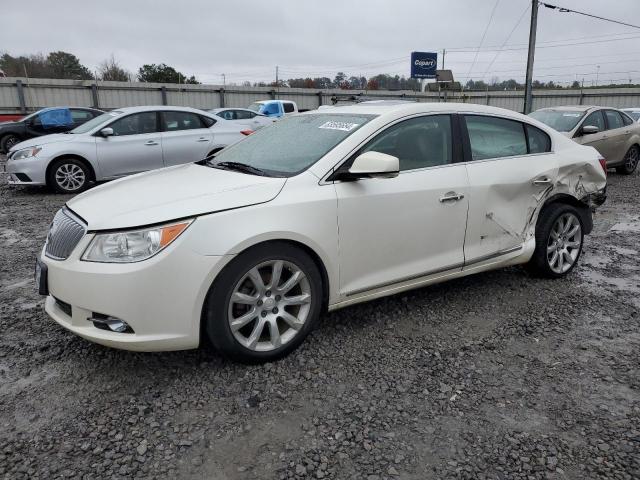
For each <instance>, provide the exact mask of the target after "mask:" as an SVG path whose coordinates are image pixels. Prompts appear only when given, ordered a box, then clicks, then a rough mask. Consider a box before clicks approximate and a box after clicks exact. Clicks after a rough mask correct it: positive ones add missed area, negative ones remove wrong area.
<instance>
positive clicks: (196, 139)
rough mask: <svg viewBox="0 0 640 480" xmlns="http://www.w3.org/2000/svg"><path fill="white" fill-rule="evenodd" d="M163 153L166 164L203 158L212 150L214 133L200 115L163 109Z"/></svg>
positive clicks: (176, 163) (178, 163)
mask: <svg viewBox="0 0 640 480" xmlns="http://www.w3.org/2000/svg"><path fill="white" fill-rule="evenodd" d="M161 118H162V130H163V131H162V155H163V158H164V164H165V165H166V166H171V165H180V164H183V163H191V162H197V161H198V160H202V159H203V158H204V157H205V156H206V155H207V153H209V152H210V151H211V147H212V144H213V135H212V133H211V130H209V129H208V128H207V127H206V125H205V123H204V120H203V119H202V118H201V117H200V115H198V114H196V113H193V112H181V111H169V110H167V111H163V112H162V114H161Z"/></svg>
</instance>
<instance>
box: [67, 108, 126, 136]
mask: <svg viewBox="0 0 640 480" xmlns="http://www.w3.org/2000/svg"><path fill="white" fill-rule="evenodd" d="M121 113H122V112H109V113H103V114H102V115H98V116H97V117H96V118H94V119H92V120H89V121H88V122H87V123H83V124H82V125H80V126H79V127H76V128H74V129H73V130H71V131H70V132H69V133H87V132H89V131H90V130H93V129H94V128H96V127H97V126H99V125H102V124H103V123H106V122H108V121H109V120H113V119H114V118H115V117H117V116H118V115H120V114H121Z"/></svg>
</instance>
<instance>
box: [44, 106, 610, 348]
mask: <svg viewBox="0 0 640 480" xmlns="http://www.w3.org/2000/svg"><path fill="white" fill-rule="evenodd" d="M457 113H465V114H470V115H484V116H489V117H499V118H506V119H513V120H517V121H518V122H522V123H524V124H529V125H532V126H535V127H537V128H538V129H540V130H542V131H544V132H545V133H546V134H547V135H548V136H549V137H550V139H551V151H549V152H547V153H540V154H526V155H512V156H506V157H500V158H487V159H483V160H475V161H468V162H459V163H450V164H445V165H439V166H434V167H427V168H419V169H415V170H406V171H401V172H400V174H399V175H397V176H396V177H395V178H368V179H367V178H364V179H360V180H357V181H330V180H329V177H330V175H331V174H332V173H333V172H334V171H335V169H336V168H337V167H338V166H340V164H341V163H342V162H343V161H345V160H346V159H348V158H350V157H351V156H352V155H353V154H354V152H356V151H358V149H359V148H360V147H362V146H363V145H365V144H366V143H367V142H369V141H370V140H372V139H374V138H377V135H378V134H380V133H383V132H385V131H386V130H387V129H389V128H390V126H393V125H395V124H399V123H401V122H403V121H405V120H407V119H411V118H422V117H423V116H425V115H432V114H457ZM328 114H345V115H346V114H370V115H375V118H373V119H372V120H371V121H369V122H368V123H366V124H364V125H363V126H362V127H361V128H359V129H357V130H355V131H354V132H353V133H351V134H350V135H349V136H347V137H346V139H344V140H343V141H342V142H341V143H338V144H337V145H336V146H335V147H334V148H333V149H331V150H330V151H329V152H328V153H326V154H325V155H324V156H322V157H321V158H320V159H319V160H318V161H317V162H316V163H314V164H313V165H311V166H310V167H309V168H307V169H306V170H304V171H303V172H301V173H299V174H297V175H293V176H290V177H288V178H280V177H262V176H255V175H249V174H244V173H239V172H230V171H224V170H218V169H212V168H208V167H206V166H202V165H188V166H178V167H174V168H172V169H165V170H161V171H157V172H151V173H148V174H141V175H137V176H134V177H129V178H126V179H122V180H119V181H117V182H113V183H111V184H107V185H104V186H101V187H99V188H96V189H93V190H91V191H89V192H86V193H84V194H82V195H80V196H77V197H75V198H73V199H72V200H70V201H69V202H68V203H67V207H68V208H69V209H70V210H71V211H72V212H75V214H77V215H78V216H80V217H81V218H82V219H83V221H84V222H86V225H85V228H86V234H85V235H84V236H83V237H82V239H81V240H80V241H79V243H78V245H77V246H76V247H75V248H74V249H73V251H72V253H71V255H70V256H69V257H68V258H67V259H65V260H55V259H52V258H49V257H48V256H47V255H46V254H45V250H44V249H43V252H42V256H41V261H42V262H43V263H44V264H46V265H47V267H48V272H49V277H48V282H49V291H50V296H49V297H48V298H47V301H46V311H47V313H48V314H49V315H50V316H51V317H52V318H53V319H54V320H55V321H57V322H58V323H59V324H61V325H62V326H64V327H65V328H67V329H69V330H71V331H72V332H74V333H76V334H78V335H80V336H82V337H84V338H87V339H89V340H92V341H94V342H97V343H101V344H104V345H108V346H112V347H117V348H124V349H130V350H141V351H153V350H176V349H186V348H195V347H197V346H198V345H199V344H200V341H201V331H202V330H201V325H200V322H201V318H202V313H203V305H204V301H205V298H206V295H207V292H208V290H209V288H210V286H211V285H212V283H213V282H214V281H215V279H216V277H217V276H218V275H219V274H220V272H221V271H222V270H223V269H224V268H225V266H226V265H228V264H229V262H230V261H232V260H233V259H234V258H235V257H236V256H237V255H238V254H240V253H241V252H245V251H247V250H248V249H251V248H252V247H253V246H255V245H257V244H260V243H262V242H265V241H269V240H287V241H292V242H297V243H299V244H302V245H304V246H305V247H306V248H308V249H309V250H311V251H312V252H314V253H315V255H317V257H318V259H319V261H320V262H321V263H322V265H323V267H324V269H325V271H326V282H327V289H328V299H327V307H328V309H329V310H333V309H337V308H341V307H344V306H347V305H351V304H355V303H359V302H362V301H366V300H370V299H373V298H377V297H381V296H386V295H391V294H394V293H397V292H401V291H404V290H408V289H412V288H416V287H421V286H425V285H429V284H432V283H436V282H440V281H444V280H447V279H452V278H456V277H460V276H464V275H468V274H471V273H475V272H480V271H484V270H489V269H494V268H499V267H504V266H508V265H515V264H522V263H526V262H527V261H528V260H529V259H530V258H531V256H532V254H533V251H534V248H535V236H534V232H535V224H536V220H537V215H538V213H539V212H540V209H541V208H542V206H543V204H544V202H545V201H546V200H547V199H549V198H550V197H551V196H553V195H566V196H567V197H573V198H574V199H576V200H577V199H580V198H583V197H585V198H586V197H588V195H589V194H595V193H597V192H600V191H602V190H603V189H604V188H605V185H606V175H605V172H604V171H603V170H602V168H601V165H600V163H599V155H598V153H597V152H596V151H595V150H594V149H593V148H591V147H585V146H581V145H578V144H576V143H575V142H572V141H571V140H569V139H567V138H565V137H564V136H562V135H561V134H559V133H557V132H555V131H554V130H552V129H551V128H549V127H547V126H545V125H543V124H541V123H539V122H537V121H535V120H533V119H530V118H528V117H525V116H523V115H520V114H518V113H515V112H511V111H507V110H502V109H497V108H492V107H485V106H481V105H471V104H449V103H447V104H431V103H429V104H427V103H411V104H394V105H384V104H376V105H366V104H360V105H354V106H346V107H336V108H333V109H325V110H322V111H319V112H309V113H304V114H302V115H303V116H305V115H328ZM292 118H299V117H292ZM305 118H306V117H305ZM287 121H290V120H285V121H283V122H287ZM280 125H282V123H278V124H277V126H280ZM273 128H274V129H275V128H277V127H275V126H274V127H273ZM346 128H349V127H348V126H347V127H346ZM271 130H272V129H271V128H270V129H269V130H268V131H269V132H270V131H271ZM263 133H264V134H267V130H265V131H264V132H263ZM257 135H258V133H257V134H256V136H257ZM251 138H252V137H249V140H247V142H246V143H243V144H239V145H238V147H233V148H239V147H240V146H245V145H250V139H251ZM233 148H232V149H231V150H233ZM465 158H466V157H465ZM534 182H537V183H534ZM454 194H455V195H457V197H456V198H455V199H454V201H452V202H449V201H448V200H449V197H451V195H454ZM184 218H189V219H194V221H193V223H192V224H191V225H190V226H189V227H188V228H187V229H186V230H185V231H184V233H183V234H182V235H180V236H179V237H178V239H177V240H175V241H174V242H173V243H172V244H170V245H169V246H168V247H167V248H166V249H164V250H162V251H160V253H158V254H156V255H155V256H153V257H151V258H150V259H148V260H144V261H140V262H136V263H124V264H110V263H94V262H89V261H83V260H81V256H82V254H83V252H84V251H85V249H86V248H87V246H88V245H89V244H90V243H91V241H92V239H93V238H94V236H95V235H96V234H99V233H100V232H104V231H112V230H118V229H125V230H126V229H131V228H134V227H141V226H145V225H151V224H158V223H164V222H170V221H173V220H177V219H184ZM45 248H46V247H45ZM56 298H57V299H60V300H62V301H63V302H65V303H68V304H69V305H71V308H72V315H71V316H69V315H68V314H67V313H65V312H64V310H63V309H61V308H60V306H59V304H58V303H56V300H55V299H56ZM91 312H100V313H102V314H106V315H110V316H114V317H117V318H120V319H123V320H125V321H126V322H127V323H128V324H129V325H130V326H131V327H132V328H133V330H134V331H135V333H133V334H122V333H117V332H111V331H105V330H100V329H97V328H95V327H94V326H93V325H92V324H91V322H88V321H87V318H88V316H90V314H91Z"/></svg>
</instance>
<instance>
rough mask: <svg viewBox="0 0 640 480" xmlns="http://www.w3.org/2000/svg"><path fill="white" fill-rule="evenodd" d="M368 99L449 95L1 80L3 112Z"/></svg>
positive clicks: (626, 101)
mask: <svg viewBox="0 0 640 480" xmlns="http://www.w3.org/2000/svg"><path fill="white" fill-rule="evenodd" d="M523 93H524V92H522V91H498V92H478V91H468V92H463V93H460V92H456V93H449V94H448V95H447V101H449V102H469V103H480V104H484V105H492V106H496V107H502V108H507V109H510V110H516V111H522V108H523ZM358 94H363V95H366V96H367V98H373V99H405V100H417V101H421V102H439V101H445V99H444V94H443V93H441V94H438V93H437V92H424V93H418V92H412V91H382V90H374V91H368V92H364V91H359V90H349V91H346V90H315V89H304V88H280V89H277V90H276V89H274V88H272V87H237V86H227V87H223V86H221V85H176V84H159V83H129V82H95V81H93V80H89V81H76V80H52V79H26V78H0V114H16V113H28V112H33V111H35V110H38V109H40V108H43V107H53V106H63V105H64V106H85V107H96V108H101V109H105V110H109V109H114V108H118V107H125V106H134V105H179V106H189V107H195V108H202V109H208V108H216V107H221V106H227V107H246V106H248V105H249V104H250V103H252V102H254V101H256V100H265V99H269V98H281V99H285V100H293V101H295V102H296V103H297V104H298V107H299V108H301V109H315V108H318V106H319V105H322V104H324V105H328V104H329V105H330V104H331V98H332V97H333V96H336V95H338V96H345V97H346V96H350V95H358ZM578 104H585V105H603V106H611V107H638V106H640V88H602V89H586V90H583V91H581V90H538V91H534V92H533V108H534V109H538V108H542V107H549V106H554V105H578Z"/></svg>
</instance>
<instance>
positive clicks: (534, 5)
mask: <svg viewBox="0 0 640 480" xmlns="http://www.w3.org/2000/svg"><path fill="white" fill-rule="evenodd" d="M537 28H538V0H531V26H530V27H529V55H528V56H527V79H526V81H525V85H524V114H525V115H526V114H527V113H530V112H531V101H532V97H531V88H532V86H531V83H532V81H533V57H534V55H535V52H536V30H537Z"/></svg>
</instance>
